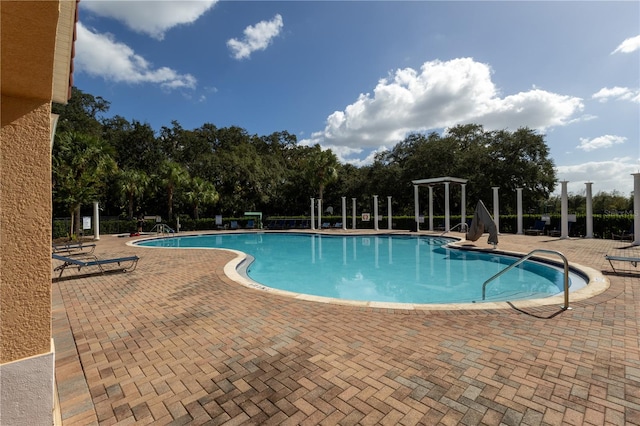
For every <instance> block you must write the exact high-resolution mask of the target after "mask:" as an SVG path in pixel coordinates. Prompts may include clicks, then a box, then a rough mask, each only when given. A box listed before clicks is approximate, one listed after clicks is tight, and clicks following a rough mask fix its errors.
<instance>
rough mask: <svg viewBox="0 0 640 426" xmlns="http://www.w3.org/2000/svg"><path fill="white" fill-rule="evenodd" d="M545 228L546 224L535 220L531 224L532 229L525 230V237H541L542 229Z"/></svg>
mask: <svg viewBox="0 0 640 426" xmlns="http://www.w3.org/2000/svg"><path fill="white" fill-rule="evenodd" d="M545 226H547V222H545V221H544V220H536V222H535V223H534V224H533V228H529V229H525V230H524V234H525V235H542V234H544V227H545Z"/></svg>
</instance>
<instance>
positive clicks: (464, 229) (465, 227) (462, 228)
mask: <svg viewBox="0 0 640 426" xmlns="http://www.w3.org/2000/svg"><path fill="white" fill-rule="evenodd" d="M456 228H460V232H468V231H469V225H467V224H466V223H456V224H455V225H453V226H452V227H451V229H449V230H446V231H444V232H443V233H442V234H440V236H441V237H442V236H443V235H444V234H446V233H449V232H451V231H453V230H455V229H456Z"/></svg>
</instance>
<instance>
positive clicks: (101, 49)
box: [75, 22, 196, 90]
mask: <svg viewBox="0 0 640 426" xmlns="http://www.w3.org/2000/svg"><path fill="white" fill-rule="evenodd" d="M77 31H78V40H77V41H76V43H75V47H76V56H75V64H76V66H77V69H78V72H86V73H87V74H89V75H92V76H95V77H102V78H104V79H105V80H108V81H114V82H116V83H129V84H141V83H153V84H159V85H160V86H161V87H162V88H163V89H167V90H173V89H181V88H184V89H194V88H195V87H196V79H195V77H193V76H192V75H190V74H179V73H178V72H176V71H175V70H173V69H171V68H168V67H160V68H154V67H153V65H152V64H150V63H149V62H148V61H147V60H145V59H144V58H143V57H142V56H140V55H137V54H136V53H135V52H134V51H133V49H131V48H130V47H129V46H127V45H126V44H124V43H120V42H117V41H116V40H115V39H114V37H113V36H112V35H110V34H98V33H94V32H92V31H90V30H89V29H87V28H86V27H85V26H84V25H82V23H80V22H78V25H77Z"/></svg>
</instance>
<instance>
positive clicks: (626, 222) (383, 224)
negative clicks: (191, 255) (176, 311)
mask: <svg viewBox="0 0 640 426" xmlns="http://www.w3.org/2000/svg"><path fill="white" fill-rule="evenodd" d="M471 218H472V215H469V216H467V218H466V219H467V221H470V220H471ZM277 219H307V220H309V219H310V217H308V216H306V217H305V216H295V217H284V216H271V217H269V218H267V219H264V218H263V223H266V222H267V220H277ZM539 219H540V215H539V214H538V215H523V221H522V222H523V229H528V228H532V227H533V225H534V223H535V221H536V220H539ZM249 220H250V219H249V218H247V217H238V218H233V217H231V218H223V225H225V226H227V227H228V225H229V224H230V223H231V222H232V221H236V222H237V223H238V226H239V227H240V228H245V227H246V226H247V222H248V221H249ZM316 220H317V217H316ZM517 221H518V218H517V216H516V215H504V216H502V215H501V216H500V232H501V233H504V234H510V233H511V234H515V233H516V232H517ZM321 222H322V223H329V224H330V225H331V226H333V225H335V224H336V223H339V222H342V216H336V215H331V216H322V218H321ZM373 222H374V221H373V215H372V216H371V220H370V221H366V222H365V221H363V220H362V216H359V217H356V228H357V229H374V223H373ZM392 222H393V229H404V230H412V229H414V226H415V219H414V217H413V216H394V217H393V220H392ZM560 222H561V216H560V215H559V214H552V215H550V225H549V226H548V228H549V229H560ZM69 223H70V222H69V219H68V218H66V219H54V220H53V238H54V239H57V238H65V237H67V238H68V236H69ZM457 223H460V215H451V217H450V225H451V226H455V224H457ZM387 224H388V220H387V216H379V221H378V228H379V229H380V230H385V229H387ZM433 224H434V227H435V228H436V229H437V228H441V227H443V226H444V216H434V218H433ZM155 225H156V223H155V222H154V221H150V220H147V221H145V224H144V226H143V231H144V232H151V230H152V229H153V227H154V226H155ZM167 225H168V226H169V227H171V228H172V229H176V227H177V226H176V221H175V220H173V221H169V222H168V223H167ZM346 227H347V228H348V229H351V227H352V217H351V216H347V223H346ZM427 227H428V218H427V217H425V223H422V224H420V229H421V230H424V229H427ZM586 227H587V225H586V216H585V215H576V222H575V223H574V224H572V226H571V230H570V233H569V235H570V236H573V237H582V236H584V235H585V234H586ZM632 228H633V215H632V214H627V215H593V235H594V237H595V238H611V235H612V234H621V233H624V232H629V231H631V230H632ZM215 229H217V226H216V220H215V218H203V219H191V218H188V217H181V218H180V230H181V231H209V230H215ZM136 230H137V222H136V221H135V220H102V221H100V234H124V233H131V232H136ZM84 233H85V235H93V229H89V230H85V231H84Z"/></svg>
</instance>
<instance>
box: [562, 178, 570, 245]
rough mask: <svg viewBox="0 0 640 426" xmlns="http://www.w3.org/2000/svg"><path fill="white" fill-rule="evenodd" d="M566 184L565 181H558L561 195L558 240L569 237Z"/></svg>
mask: <svg viewBox="0 0 640 426" xmlns="http://www.w3.org/2000/svg"><path fill="white" fill-rule="evenodd" d="M567 183H569V182H568V181H566V180H563V181H560V185H561V187H562V193H561V195H560V197H561V199H560V215H561V217H560V238H561V239H566V238H568V237H569V196H568V195H567Z"/></svg>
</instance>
